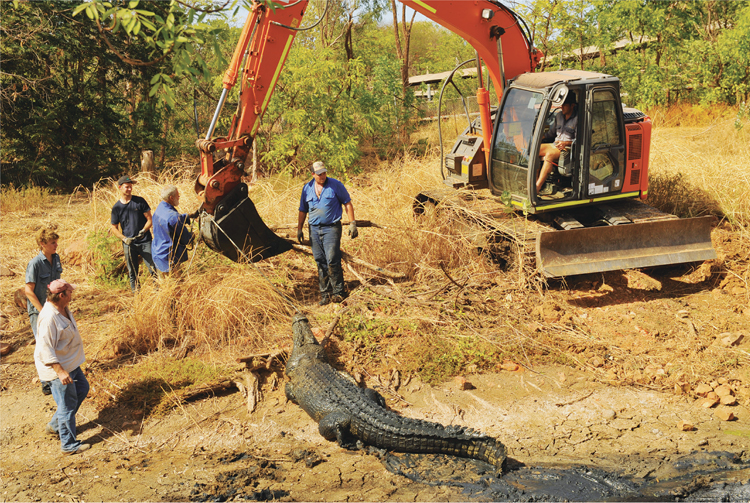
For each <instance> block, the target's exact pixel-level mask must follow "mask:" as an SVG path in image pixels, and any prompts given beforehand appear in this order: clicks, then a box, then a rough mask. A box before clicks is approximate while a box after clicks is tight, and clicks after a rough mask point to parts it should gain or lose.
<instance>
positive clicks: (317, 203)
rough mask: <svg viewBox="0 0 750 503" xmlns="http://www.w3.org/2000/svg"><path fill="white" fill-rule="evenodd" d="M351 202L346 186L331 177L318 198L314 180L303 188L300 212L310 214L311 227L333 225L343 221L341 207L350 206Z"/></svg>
mask: <svg viewBox="0 0 750 503" xmlns="http://www.w3.org/2000/svg"><path fill="white" fill-rule="evenodd" d="M351 200H352V198H351V197H349V192H348V191H347V190H346V187H344V184H343V183H341V182H339V181H338V180H336V179H335V178H331V177H326V181H325V183H324V184H323V190H322V191H321V192H320V197H318V195H317V194H315V179H314V178H313V179H312V180H310V181H309V182H308V183H306V184H305V185H304V187H302V196H301V197H300V201H299V210H300V211H301V212H303V213H307V214H308V220H309V222H310V225H331V224H335V223H336V222H338V221H340V220H341V216H342V215H343V211H342V209H341V205H342V204H349V202H351Z"/></svg>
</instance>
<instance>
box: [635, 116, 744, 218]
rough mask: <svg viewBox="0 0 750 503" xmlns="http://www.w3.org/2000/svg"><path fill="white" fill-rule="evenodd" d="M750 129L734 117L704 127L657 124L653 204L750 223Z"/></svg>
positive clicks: (652, 171) (651, 169)
mask: <svg viewBox="0 0 750 503" xmlns="http://www.w3.org/2000/svg"><path fill="white" fill-rule="evenodd" d="M748 145H750V128H742V129H740V130H738V129H737V128H735V126H734V119H733V118H722V119H718V120H716V121H714V122H712V123H710V124H708V125H705V126H702V127H657V128H655V129H654V133H653V138H652V143H651V162H650V165H649V202H650V203H651V204H653V205H654V206H656V207H659V208H662V209H665V210H666V211H669V212H676V214H678V215H680V216H696V215H704V214H715V215H718V216H722V217H725V218H726V219H727V220H728V221H729V222H730V223H731V224H732V225H735V226H740V227H744V228H747V227H748V226H750V198H748V197H747V195H748V194H750V166H749V165H748V162H747V159H746V156H745V154H746V150H747V146H748Z"/></svg>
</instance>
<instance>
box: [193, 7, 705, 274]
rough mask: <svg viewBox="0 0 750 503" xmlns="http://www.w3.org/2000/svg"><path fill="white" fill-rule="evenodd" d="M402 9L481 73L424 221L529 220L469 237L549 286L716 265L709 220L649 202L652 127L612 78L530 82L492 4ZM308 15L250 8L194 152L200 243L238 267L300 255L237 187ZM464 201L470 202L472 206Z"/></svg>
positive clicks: (524, 55) (576, 76) (419, 205)
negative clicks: (571, 279)
mask: <svg viewBox="0 0 750 503" xmlns="http://www.w3.org/2000/svg"><path fill="white" fill-rule="evenodd" d="M401 1H402V3H404V4H406V5H407V6H409V7H411V8H412V9H414V10H416V11H417V12H420V13H421V14H423V15H425V16H426V17H428V18H429V19H431V20H433V21H435V22H436V23H438V24H440V25H442V26H444V27H445V28H447V29H449V30H451V31H452V32H454V33H456V34H458V35H460V36H461V37H463V38H464V39H465V40H466V41H467V42H468V43H469V44H471V45H472V47H473V48H474V49H475V50H476V58H475V60H470V62H475V63H476V66H477V76H478V81H479V82H478V84H479V85H478V89H477V95H476V99H477V104H478V106H479V112H480V113H479V117H478V118H477V119H476V120H474V121H472V120H471V119H469V118H468V117H467V119H468V125H467V128H466V130H465V131H464V132H463V134H461V135H460V136H459V137H458V138H457V140H456V142H455V144H454V146H453V148H452V150H451V152H450V153H447V154H445V155H444V156H443V155H441V161H440V162H441V165H440V168H441V173H442V174H443V179H444V181H445V187H443V188H442V189H440V188H436V189H435V190H431V191H425V192H422V193H420V194H419V195H417V197H416V202H415V211H416V212H417V213H419V212H420V211H422V210H423V209H424V207H425V206H426V205H428V204H435V205H438V206H439V205H441V204H449V203H450V201H455V200H456V196H455V194H463V199H472V198H474V199H485V200H495V201H497V202H499V203H501V204H502V205H503V206H504V207H510V208H513V209H514V210H516V211H515V213H516V215H517V217H518V216H520V217H521V218H508V212H507V211H504V212H495V213H496V215H495V216H493V211H488V212H487V213H486V215H485V217H486V218H480V219H476V218H474V219H473V220H474V222H473V223H474V224H477V225H480V226H481V225H486V224H487V222H488V220H492V223H491V224H490V225H489V226H488V227H489V228H491V229H492V231H493V232H494V233H495V234H497V235H499V236H500V237H501V238H502V239H504V240H508V241H509V242H511V243H514V246H515V247H519V246H520V247H522V248H524V249H527V250H533V253H534V254H535V257H536V267H537V269H538V270H539V271H540V272H541V273H542V274H543V275H544V276H547V277H562V276H569V275H575V274H584V273H591V272H601V271H608V270H618V269H632V268H642V267H650V266H657V265H666V264H676V263H686V262H697V261H703V260H708V259H712V258H715V257H716V253H715V251H714V250H713V248H712V245H711V236H710V231H711V222H712V220H713V219H712V217H700V218H691V219H680V218H677V217H676V216H674V215H669V214H665V213H662V212H660V211H658V210H656V209H655V208H653V207H651V206H648V205H647V204H645V203H644V202H643V200H644V199H646V197H647V195H648V161H649V148H650V139H651V120H650V118H649V117H648V116H646V115H645V114H644V113H642V112H640V111H639V110H636V109H633V108H628V107H625V106H623V104H622V103H621V100H620V82H619V80H618V79H617V78H616V77H614V76H612V75H607V74H602V73H595V72H585V71H575V70H566V71H556V72H540V73H534V69H535V68H536V66H537V64H538V62H539V61H540V59H541V58H542V57H543V55H542V54H541V53H540V52H539V51H538V50H536V49H535V48H534V47H533V44H532V41H531V39H530V36H529V30H528V28H527V27H526V25H525V23H524V21H523V20H522V19H521V18H520V17H519V16H518V15H517V14H516V13H515V12H513V11H512V10H511V9H509V8H508V7H506V6H505V5H503V4H502V3H501V2H499V1H497V0H472V1H447V0H439V1H438V0H401ZM307 4H308V1H307V0H297V1H294V0H288V1H281V2H278V3H276V4H275V8H274V9H271V8H270V7H269V6H268V5H266V4H265V3H255V4H253V7H252V10H251V11H250V14H249V16H248V18H247V21H246V23H245V25H244V28H243V31H242V35H241V36H240V40H239V42H238V44H237V47H236V49H235V52H234V56H233V58H232V61H231V63H230V66H229V69H228V70H227V71H226V73H225V75H224V81H223V91H222V94H221V98H220V100H219V104H218V106H217V109H216V112H215V114H214V117H213V119H212V121H211V125H210V126H209V128H208V132H207V134H206V137H205V138H204V139H199V140H198V141H197V142H196V145H197V147H198V149H199V150H200V156H201V174H200V175H199V177H198V179H197V180H196V184H195V190H196V192H197V193H198V194H199V196H200V197H201V199H202V201H203V204H202V209H203V218H202V219H201V235H202V237H203V239H204V240H205V241H206V243H207V244H208V245H209V247H211V248H212V249H213V250H215V251H217V252H220V253H222V254H224V255H225V256H227V257H229V258H231V259H232V260H242V259H249V260H252V261H257V260H261V259H264V258H268V257H271V256H274V255H277V254H279V253H283V252H285V251H287V250H289V249H291V247H292V245H291V243H290V242H288V241H287V240H284V239H282V238H280V237H278V236H277V235H276V234H274V233H273V232H272V231H271V230H270V229H269V228H268V227H267V226H266V225H265V224H264V223H263V221H262V219H261V218H260V216H259V215H258V212H257V210H256V209H255V206H254V204H253V203H252V201H251V200H250V198H249V197H248V189H247V185H246V184H244V183H243V182H242V176H243V175H245V166H246V165H245V161H246V159H247V156H248V154H249V152H250V149H251V148H252V142H253V138H254V136H255V134H256V132H257V129H258V126H259V123H260V120H261V118H262V116H263V113H264V112H265V110H266V108H267V106H268V101H269V99H270V97H271V95H272V93H273V90H274V86H275V84H276V82H277V80H278V77H279V74H280V72H281V71H282V68H283V66H284V62H285V60H286V57H287V56H288V54H289V50H290V48H291V46H292V43H293V41H294V37H295V35H296V33H297V31H300V30H301V29H305V28H301V27H300V24H301V22H302V19H303V18H304V15H305V9H306V8H307ZM466 63H468V62H464V63H462V64H466ZM459 66H461V65H459ZM456 70H458V67H457V68H456ZM485 72H486V73H487V74H488V76H489V78H490V79H491V80H492V83H493V87H494V91H495V94H496V98H497V103H499V106H498V107H496V108H493V107H492V106H491V104H490V101H491V100H490V92H489V91H488V90H487V89H486V88H485V84H484V80H485V77H484V75H485ZM238 79H239V80H240V85H241V88H240V99H239V104H238V108H237V112H236V113H235V115H234V117H233V119H232V122H231V127H230V129H229V133H228V134H227V136H225V137H214V136H213V134H214V130H215V127H216V124H217V122H218V118H219V116H220V114H221V112H222V108H223V106H224V103H225V101H226V97H227V94H228V92H229V90H230V89H231V88H232V87H233V86H234V85H235V84H236V82H237V80H238ZM573 98H575V99H573ZM571 102H572V103H573V114H575V115H576V116H577V124H574V125H573V126H572V130H571V131H569V133H572V137H573V141H572V143H571V144H570V145H569V146H568V148H566V149H564V150H565V151H564V152H563V153H562V154H561V155H560V158H559V159H557V160H555V162H554V163H553V164H554V166H553V167H552V172H551V173H549V175H548V176H546V178H544V177H543V176H542V177H541V178H543V179H542V180H539V181H540V183H542V186H541V187H540V188H539V190H537V185H538V183H537V180H538V179H540V172H541V171H542V166H543V163H544V160H543V159H542V157H541V156H540V155H539V152H540V149H542V147H543V144H544V143H545V142H548V141H549V140H550V138H551V137H554V132H555V129H554V128H555V123H556V121H558V118H557V115H559V114H561V113H563V112H562V111H561V108H562V107H563V104H567V103H571ZM565 119H566V120H567V119H568V116H566V117H565ZM574 122H575V121H574ZM565 124H566V125H567V124H568V123H567V122H565ZM455 189H461V190H460V191H456V190H455ZM467 191H468V192H470V193H471V194H472V195H471V196H470V197H468V198H467V197H466V192H467ZM483 222H484V223H483Z"/></svg>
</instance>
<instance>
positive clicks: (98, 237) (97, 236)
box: [87, 231, 128, 288]
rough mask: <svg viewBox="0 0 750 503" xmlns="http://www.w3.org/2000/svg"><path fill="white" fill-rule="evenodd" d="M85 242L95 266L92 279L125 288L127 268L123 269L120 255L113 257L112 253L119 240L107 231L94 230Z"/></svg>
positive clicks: (112, 286) (108, 285)
mask: <svg viewBox="0 0 750 503" xmlns="http://www.w3.org/2000/svg"><path fill="white" fill-rule="evenodd" d="M87 242H88V248H89V251H90V252H91V256H92V259H93V262H94V266H95V268H96V273H95V276H94V281H95V282H96V283H97V284H99V285H102V286H105V287H110V288H126V287H127V286H128V277H127V274H126V273H127V269H125V270H124V271H123V260H122V257H119V258H115V254H114V253H112V250H113V249H117V247H118V245H120V240H119V239H117V237H115V236H113V235H112V234H110V233H109V232H107V231H95V232H94V233H93V234H89V236H88V238H87ZM123 272H125V274H124V273H123Z"/></svg>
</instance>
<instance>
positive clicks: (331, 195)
mask: <svg viewBox="0 0 750 503" xmlns="http://www.w3.org/2000/svg"><path fill="white" fill-rule="evenodd" d="M326 173H327V170H326V167H325V165H324V164H323V163H322V162H320V161H318V162H316V163H314V164H313V165H312V175H313V179H312V180H310V182H309V183H306V184H305V185H304V187H302V197H301V198H300V202H299V219H298V222H297V240H299V242H300V243H301V242H302V239H303V237H304V234H303V233H302V226H303V225H304V223H305V218H307V217H308V214H309V224H310V243H311V245H312V252H313V257H314V258H315V262H317V264H318V283H319V286H320V305H321V306H324V305H326V304H328V303H330V302H336V303H338V302H341V301H343V300H344V298H345V297H346V292H345V290H344V271H343V269H342V268H341V216H342V214H343V212H342V210H341V205H343V206H344V208H346V214H347V216H348V217H349V236H350V237H351V239H354V238H356V237H357V235H358V234H359V233H358V232H357V221H356V220H355V219H354V205H353V204H352V198H351V197H349V192H347V190H346V188H345V187H344V184H343V183H341V182H340V181H338V180H336V179H335V178H328V175H327V174H326Z"/></svg>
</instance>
